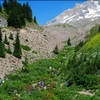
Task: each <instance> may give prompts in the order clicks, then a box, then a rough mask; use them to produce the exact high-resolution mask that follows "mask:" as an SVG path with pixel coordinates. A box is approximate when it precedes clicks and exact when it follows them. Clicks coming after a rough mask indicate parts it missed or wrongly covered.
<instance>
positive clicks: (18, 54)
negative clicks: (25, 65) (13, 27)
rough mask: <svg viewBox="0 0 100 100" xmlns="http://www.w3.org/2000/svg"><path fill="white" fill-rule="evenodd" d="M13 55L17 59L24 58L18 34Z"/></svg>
mask: <svg viewBox="0 0 100 100" xmlns="http://www.w3.org/2000/svg"><path fill="white" fill-rule="evenodd" d="M13 55H14V56H15V57H17V58H21V56H22V51H21V46H20V40H19V35H18V33H17V35H16V40H15V45H14V52H13Z"/></svg>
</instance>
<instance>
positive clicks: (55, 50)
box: [53, 45, 59, 54]
mask: <svg viewBox="0 0 100 100" xmlns="http://www.w3.org/2000/svg"><path fill="white" fill-rule="evenodd" d="M53 53H54V54H58V53H59V50H58V46H57V45H56V47H55V49H54V50H53Z"/></svg>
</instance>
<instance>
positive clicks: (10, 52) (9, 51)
mask: <svg viewBox="0 0 100 100" xmlns="http://www.w3.org/2000/svg"><path fill="white" fill-rule="evenodd" d="M7 53H9V54H12V51H11V48H10V46H8V49H7Z"/></svg>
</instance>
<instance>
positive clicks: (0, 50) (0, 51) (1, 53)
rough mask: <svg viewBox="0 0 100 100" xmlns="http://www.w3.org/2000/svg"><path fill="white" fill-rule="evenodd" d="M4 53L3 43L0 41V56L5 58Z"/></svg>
mask: <svg viewBox="0 0 100 100" xmlns="http://www.w3.org/2000/svg"><path fill="white" fill-rule="evenodd" d="M5 55H6V49H5V44H4V43H3V42H0V57H2V58H5Z"/></svg>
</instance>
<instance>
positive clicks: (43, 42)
mask: <svg viewBox="0 0 100 100" xmlns="http://www.w3.org/2000/svg"><path fill="white" fill-rule="evenodd" d="M10 33H12V34H13V37H14V40H10V39H9V38H8V41H9V43H10V47H11V51H12V52H13V48H14V45H13V43H14V41H15V37H16V33H17V30H16V29H13V28H3V29H2V34H3V40H4V36H5V34H6V35H7V37H9V35H10ZM19 37H20V43H21V45H23V46H28V47H29V48H30V50H28V51H27V50H24V49H22V58H21V59H18V58H16V57H14V56H13V55H10V54H8V53H7V54H6V58H0V76H1V77H4V75H5V74H8V73H10V72H12V71H14V70H17V69H19V68H22V66H23V65H22V61H24V59H25V56H27V57H28V60H29V63H32V62H33V61H34V60H36V59H39V58H49V57H51V56H52V51H53V48H52V46H50V45H49V41H50V40H52V37H50V36H47V35H46V33H44V32H42V30H37V29H32V28H28V27H27V28H25V29H20V30H19ZM6 48H8V46H7V45H6Z"/></svg>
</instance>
